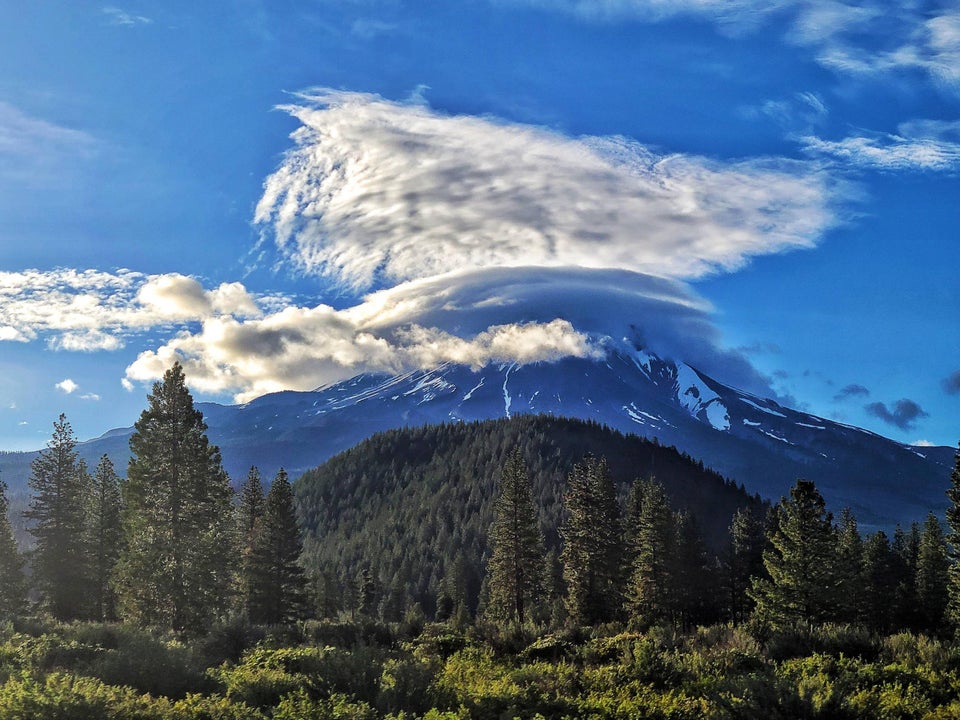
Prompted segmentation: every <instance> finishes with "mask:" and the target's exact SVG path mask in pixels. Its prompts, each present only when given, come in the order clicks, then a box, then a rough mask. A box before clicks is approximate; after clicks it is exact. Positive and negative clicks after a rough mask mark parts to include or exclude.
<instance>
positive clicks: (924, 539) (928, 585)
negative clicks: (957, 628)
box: [916, 513, 950, 633]
mask: <svg viewBox="0 0 960 720" xmlns="http://www.w3.org/2000/svg"><path fill="white" fill-rule="evenodd" d="M949 571H950V560H949V558H948V557H947V542H946V539H945V538H944V536H943V528H942V527H941V526H940V521H939V520H937V516H936V515H934V514H933V513H931V514H930V515H928V516H927V521H926V522H925V523H924V525H923V534H922V535H921V536H920V549H919V551H918V555H917V583H916V585H917V609H918V613H917V614H918V615H919V623H918V624H919V625H920V628H919V629H920V630H922V631H924V632H928V633H935V632H940V631H942V630H943V621H944V618H945V616H946V611H947V602H948V600H949V593H948V589H949Z"/></svg>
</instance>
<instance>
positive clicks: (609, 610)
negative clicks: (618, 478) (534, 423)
mask: <svg viewBox="0 0 960 720" xmlns="http://www.w3.org/2000/svg"><path fill="white" fill-rule="evenodd" d="M567 487H568V489H567V494H566V496H565V498H564V501H565V502H564V505H565V509H566V512H567V517H566V519H565V521H564V523H563V526H562V527H561V529H560V536H561V537H562V539H563V550H562V551H561V562H562V563H563V578H564V580H565V581H566V584H567V596H566V607H567V614H568V616H569V619H570V620H571V621H572V622H574V623H577V624H581V625H582V624H587V625H594V624H597V623H603V622H609V621H610V620H613V619H614V618H615V617H616V615H617V614H618V613H619V610H620V608H621V606H622V595H623V588H622V586H623V582H622V558H623V540H622V537H623V535H622V529H621V519H620V515H621V513H620V506H619V504H618V502H617V495H616V489H615V488H614V486H613V480H612V479H611V478H610V472H609V471H608V469H607V463H606V461H605V460H597V459H595V458H592V457H591V458H588V459H587V460H586V461H585V462H583V463H579V464H577V465H576V466H574V468H573V470H572V471H571V472H570V475H569V477H568V481H567Z"/></svg>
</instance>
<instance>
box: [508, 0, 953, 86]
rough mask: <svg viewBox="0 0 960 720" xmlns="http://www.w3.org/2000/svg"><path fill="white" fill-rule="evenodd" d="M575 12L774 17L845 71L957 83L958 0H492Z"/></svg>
mask: <svg viewBox="0 0 960 720" xmlns="http://www.w3.org/2000/svg"><path fill="white" fill-rule="evenodd" d="M491 2H493V3H495V4H499V5H523V6H534V7H540V8H543V9H546V10H553V11H557V12H564V13H568V14H572V15H575V16H578V17H581V18H584V19H585V20H588V21H591V22H615V21H622V20H633V21H639V22H659V21H662V20H667V19H670V18H674V17H677V16H687V17H697V18H702V19H704V20H707V21H709V22H712V23H715V25H716V26H717V27H718V29H720V30H721V31H723V32H725V33H730V32H732V33H737V34H740V33H747V32H756V31H759V30H760V29H761V28H763V27H765V26H768V25H770V24H772V22H773V21H775V20H782V21H784V22H785V23H786V26H787V31H786V33H785V39H786V40H787V41H788V42H791V43H792V44H795V45H799V46H803V47H809V48H811V50H812V51H813V52H814V57H815V59H816V60H817V62H819V63H820V64H821V65H823V66H825V67H828V68H831V69H833V70H837V71H840V72H844V73H852V74H860V75H863V74H880V73H891V72H903V71H910V70H919V71H921V72H923V73H925V74H927V75H928V76H929V77H931V78H933V79H934V80H935V81H937V82H939V83H942V84H943V85H944V86H945V87H947V88H948V89H949V90H950V91H951V92H956V91H957V90H958V89H960V85H958V83H960V11H958V9H957V8H956V3H946V4H945V5H946V7H939V8H930V7H929V5H928V4H926V3H920V2H912V1H911V2H899V3H891V2H885V1H884V0H772V1H770V2H765V1H764V0H491Z"/></svg>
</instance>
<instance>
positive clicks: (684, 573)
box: [670, 512, 719, 627]
mask: <svg viewBox="0 0 960 720" xmlns="http://www.w3.org/2000/svg"><path fill="white" fill-rule="evenodd" d="M676 527H677V530H676V532H677V539H676V548H677V554H676V558H675V561H674V564H673V568H672V572H671V575H672V577H671V580H670V585H671V586H672V588H673V595H674V596H673V599H672V603H673V605H674V607H675V612H674V622H675V623H679V624H680V625H682V626H684V627H691V626H693V625H696V624H698V623H709V622H715V621H716V620H717V619H718V616H719V603H718V602H717V594H718V593H717V591H718V587H717V570H716V567H715V563H713V562H712V558H711V557H710V555H709V554H708V553H707V547H706V545H705V544H704V542H703V536H702V535H701V533H700V526H699V524H698V523H697V519H696V518H695V517H694V516H693V515H692V514H691V513H689V512H683V513H679V514H678V515H677V516H676Z"/></svg>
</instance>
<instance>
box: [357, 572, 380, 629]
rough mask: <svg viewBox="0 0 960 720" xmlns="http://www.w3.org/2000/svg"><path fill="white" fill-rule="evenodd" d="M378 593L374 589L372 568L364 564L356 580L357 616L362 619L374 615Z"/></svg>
mask: <svg viewBox="0 0 960 720" xmlns="http://www.w3.org/2000/svg"><path fill="white" fill-rule="evenodd" d="M375 599H376V591H375V588H374V581H373V573H372V572H371V570H370V566H369V565H366V564H364V566H363V567H361V568H360V572H358V573H357V576H356V578H354V602H355V603H356V607H355V608H354V610H355V611H356V615H359V616H360V617H370V616H371V615H372V614H373V609H374V607H375V606H376V605H375V602H374V601H375Z"/></svg>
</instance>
